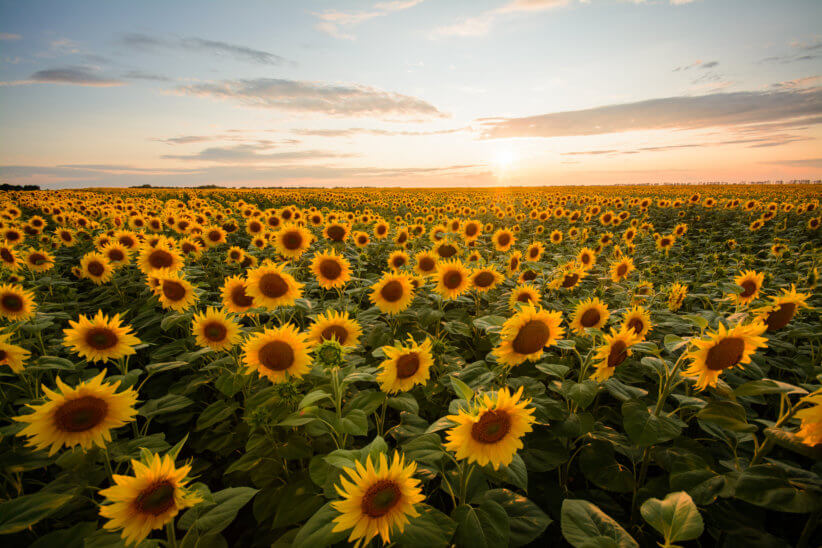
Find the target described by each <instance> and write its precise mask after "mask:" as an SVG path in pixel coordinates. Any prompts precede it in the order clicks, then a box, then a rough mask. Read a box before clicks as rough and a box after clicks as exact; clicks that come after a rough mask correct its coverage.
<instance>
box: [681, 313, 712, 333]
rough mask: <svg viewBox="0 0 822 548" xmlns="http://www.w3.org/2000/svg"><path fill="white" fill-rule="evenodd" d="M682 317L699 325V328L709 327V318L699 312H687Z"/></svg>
mask: <svg viewBox="0 0 822 548" xmlns="http://www.w3.org/2000/svg"><path fill="white" fill-rule="evenodd" d="M682 317H683V318H685V319H686V320H688V321H689V322H691V323H692V324H694V325H695V326H697V327H698V328H699V329H702V330H705V329H707V328H708V320H706V319H705V318H704V317H702V316H699V315H698V314H685V315H684V316H682Z"/></svg>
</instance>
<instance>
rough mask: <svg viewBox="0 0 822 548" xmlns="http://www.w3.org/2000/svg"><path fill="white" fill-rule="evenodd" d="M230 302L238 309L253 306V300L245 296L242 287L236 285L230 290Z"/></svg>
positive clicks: (243, 287)
mask: <svg viewBox="0 0 822 548" xmlns="http://www.w3.org/2000/svg"><path fill="white" fill-rule="evenodd" d="M231 302H233V303H234V304H235V305H237V306H239V307H242V308H248V307H249V306H251V305H252V304H254V299H252V298H251V297H249V296H248V295H246V293H245V286H244V285H236V286H234V287H233V288H232V289H231Z"/></svg>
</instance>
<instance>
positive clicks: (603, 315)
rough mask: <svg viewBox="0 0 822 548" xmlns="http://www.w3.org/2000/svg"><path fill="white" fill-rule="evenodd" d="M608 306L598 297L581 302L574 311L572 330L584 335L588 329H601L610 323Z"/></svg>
mask: <svg viewBox="0 0 822 548" xmlns="http://www.w3.org/2000/svg"><path fill="white" fill-rule="evenodd" d="M610 315H611V313H610V312H609V311H608V305H606V304H605V303H603V302H602V301H601V300H599V299H598V298H596V297H593V298H590V299H587V300H584V301H581V302H580V303H579V304H578V305H577V307H576V309H575V310H574V317H573V319H572V320H571V329H572V330H573V331H575V332H577V333H580V334H583V333H585V330H586V329H599V328H601V327H602V326H604V325H605V323H606V322H607V321H608V317H609V316H610Z"/></svg>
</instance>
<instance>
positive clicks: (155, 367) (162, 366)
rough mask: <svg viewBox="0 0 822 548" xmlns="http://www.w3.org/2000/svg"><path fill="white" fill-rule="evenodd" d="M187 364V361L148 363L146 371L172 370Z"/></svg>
mask: <svg viewBox="0 0 822 548" xmlns="http://www.w3.org/2000/svg"><path fill="white" fill-rule="evenodd" d="M187 365H188V362H179V361H177V362H162V363H150V364H148V365H147V366H146V371H148V372H149V373H160V372H163V371H172V370H174V369H179V368H180V367H185V366H187Z"/></svg>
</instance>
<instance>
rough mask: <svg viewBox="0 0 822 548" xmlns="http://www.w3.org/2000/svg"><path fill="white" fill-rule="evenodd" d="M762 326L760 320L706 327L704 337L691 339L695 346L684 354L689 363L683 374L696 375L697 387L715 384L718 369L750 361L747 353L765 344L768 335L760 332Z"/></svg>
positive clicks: (751, 352) (699, 388)
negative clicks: (707, 328) (713, 327)
mask: <svg viewBox="0 0 822 548" xmlns="http://www.w3.org/2000/svg"><path fill="white" fill-rule="evenodd" d="M766 329H767V326H766V325H765V324H764V323H762V322H760V321H755V322H753V323H750V324H748V325H743V324H741V323H740V324H738V325H736V326H734V327H732V328H731V329H725V326H724V325H722V324H721V323H720V324H719V328H718V329H717V330H716V331H709V332H708V334H707V336H706V338H703V339H702V340H694V341H692V343H693V345H694V346H696V348H697V350H695V351H693V352H690V353H689V354H688V358H689V359H690V360H691V364H690V365H689V366H688V368H687V369H686V370H685V375H686V376H690V377H697V380H696V389H697V390H705V388H707V387H708V386H716V381H717V379H718V378H719V374H720V373H722V372H723V371H724V370H726V369H730V368H732V367H736V366H738V365H745V364H746V363H751V356H752V355H753V354H754V353H755V352H756V351H757V349H759V348H765V347H767V345H768V339H766V338H765V337H762V336H761V335H762V334H763V333H765V330H766Z"/></svg>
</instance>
